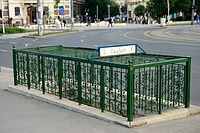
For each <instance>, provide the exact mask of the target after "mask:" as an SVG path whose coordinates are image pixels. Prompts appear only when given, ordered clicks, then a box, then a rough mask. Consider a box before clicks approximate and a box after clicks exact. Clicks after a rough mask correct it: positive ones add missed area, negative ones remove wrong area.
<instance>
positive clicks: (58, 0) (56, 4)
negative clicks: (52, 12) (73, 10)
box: [55, 0, 60, 8]
mask: <svg viewBox="0 0 200 133" xmlns="http://www.w3.org/2000/svg"><path fill="white" fill-rule="evenodd" d="M59 3H60V0H56V1H55V7H56V8H58V4H59Z"/></svg>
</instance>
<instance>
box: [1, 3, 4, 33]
mask: <svg viewBox="0 0 200 133" xmlns="http://www.w3.org/2000/svg"><path fill="white" fill-rule="evenodd" d="M1 13H2V26H3V34H5V26H4V18H3V0H2V1H1Z"/></svg>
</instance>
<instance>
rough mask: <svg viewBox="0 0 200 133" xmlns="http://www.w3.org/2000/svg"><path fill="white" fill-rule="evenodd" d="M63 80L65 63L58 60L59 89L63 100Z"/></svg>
mask: <svg viewBox="0 0 200 133" xmlns="http://www.w3.org/2000/svg"><path fill="white" fill-rule="evenodd" d="M62 78H63V61H62V59H60V58H59V59H58V88H59V98H60V99H62Z"/></svg>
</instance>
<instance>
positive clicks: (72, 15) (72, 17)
mask: <svg viewBox="0 0 200 133" xmlns="http://www.w3.org/2000/svg"><path fill="white" fill-rule="evenodd" d="M70 2H71V3H70V4H71V31H73V30H74V13H73V10H74V9H73V0H71V1H70Z"/></svg>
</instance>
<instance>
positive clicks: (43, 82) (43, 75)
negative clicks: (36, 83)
mask: <svg viewBox="0 0 200 133" xmlns="http://www.w3.org/2000/svg"><path fill="white" fill-rule="evenodd" d="M41 67H42V92H43V94H45V66H44V57H42V59H41Z"/></svg>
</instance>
